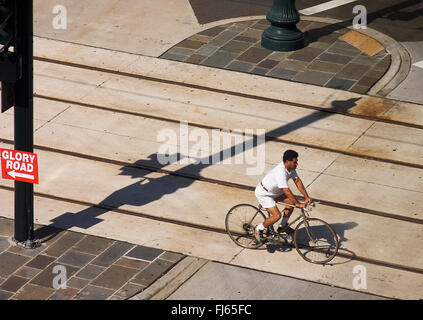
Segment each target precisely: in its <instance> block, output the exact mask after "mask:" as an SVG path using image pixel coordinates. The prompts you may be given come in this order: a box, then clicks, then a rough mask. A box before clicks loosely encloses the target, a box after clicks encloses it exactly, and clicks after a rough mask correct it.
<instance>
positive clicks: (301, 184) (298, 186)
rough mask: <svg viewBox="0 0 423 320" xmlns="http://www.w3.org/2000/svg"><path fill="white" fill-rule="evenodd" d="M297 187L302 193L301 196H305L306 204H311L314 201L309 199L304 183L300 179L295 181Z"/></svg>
mask: <svg viewBox="0 0 423 320" xmlns="http://www.w3.org/2000/svg"><path fill="white" fill-rule="evenodd" d="M294 182H295V185H296V186H297V188H298V190H299V191H300V192H301V194H302V195H303V196H304V198H305V200H306V202H308V203H311V202H312V201H313V200H312V199H311V198H310V197H309V195H308V193H307V190H306V189H305V187H304V184H303V182H302V181H301V179H300V178H297V179H295V180H294Z"/></svg>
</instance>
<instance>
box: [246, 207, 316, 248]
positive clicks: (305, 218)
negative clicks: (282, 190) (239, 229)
mask: <svg viewBox="0 0 423 320" xmlns="http://www.w3.org/2000/svg"><path fill="white" fill-rule="evenodd" d="M317 203H318V202H317ZM284 205H286V206H289V207H293V208H297V207H296V206H294V205H291V204H288V203H284ZM258 209H259V211H260V212H262V213H264V214H265V215H266V216H267V217H270V215H269V212H267V210H265V209H264V208H263V207H262V206H261V204H259V206H258ZM310 211H311V208H310V209H308V210H307V209H306V208H301V214H300V216H299V217H297V218H296V219H295V220H294V221H292V222H291V223H289V224H288V227H291V226H292V225H293V224H295V223H296V222H297V221H298V220H300V219H303V221H304V224H305V226H306V231H307V234H308V236H309V237H310V239H313V241H315V240H314V239H315V238H316V237H314V236H313V235H312V234H311V233H310V228H309V225H308V218H309V212H310ZM257 214H258V211H257V213H256V214H255V215H254V216H253V219H251V221H253V220H254V218H255V217H256V215H257ZM251 221H250V222H251ZM269 230H270V231H271V233H276V232H275V231H274V229H273V226H269Z"/></svg>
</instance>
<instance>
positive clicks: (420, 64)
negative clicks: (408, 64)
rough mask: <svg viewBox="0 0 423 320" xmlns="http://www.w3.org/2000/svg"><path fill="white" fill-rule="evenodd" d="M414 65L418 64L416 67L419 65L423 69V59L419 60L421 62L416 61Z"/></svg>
mask: <svg viewBox="0 0 423 320" xmlns="http://www.w3.org/2000/svg"><path fill="white" fill-rule="evenodd" d="M413 66H416V67H419V68H422V69H423V60H422V61H419V62H416V63H414V64H413Z"/></svg>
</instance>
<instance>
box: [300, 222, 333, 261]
mask: <svg viewBox="0 0 423 320" xmlns="http://www.w3.org/2000/svg"><path fill="white" fill-rule="evenodd" d="M294 245H295V249H297V251H298V253H299V254H300V256H301V257H302V258H303V259H304V260H306V261H308V262H311V263H317V264H325V263H328V262H329V261H331V260H332V259H333V258H334V257H335V256H336V254H337V253H338V247H339V243H338V236H337V235H336V233H335V231H334V230H333V229H332V227H331V226H330V225H329V224H327V223H326V222H325V221H323V220H320V219H317V218H309V219H307V220H303V221H302V222H301V223H299V224H298V225H297V227H296V228H295V232H294Z"/></svg>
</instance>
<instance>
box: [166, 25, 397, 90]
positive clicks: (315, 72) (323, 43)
mask: <svg viewBox="0 0 423 320" xmlns="http://www.w3.org/2000/svg"><path fill="white" fill-rule="evenodd" d="M268 26H269V22H268V21H267V20H265V19H264V20H250V21H243V22H236V23H230V24H226V25H222V26H217V27H214V28H211V29H208V30H205V31H202V32H200V33H198V34H195V35H193V36H191V37H189V38H188V39H185V40H183V41H181V42H180V43H178V44H177V45H175V46H174V47H172V48H171V49H169V50H168V51H167V52H165V53H164V54H163V55H161V56H160V57H161V58H163V59H170V60H175V61H182V62H187V63H192V64H199V65H204V66H209V67H215V68H222V69H227V70H233V71H238V72H246V73H251V74H257V75H262V76H268V77H273V78H279V79H284V80H291V81H296V82H302V83H307V84H312V85H317V86H322V87H329V88H334V89H340V90H347V91H352V92H356V93H366V92H367V91H369V90H370V89H371V87H372V86H373V85H374V84H375V83H376V82H377V81H378V80H379V79H380V78H382V76H383V75H384V74H385V73H386V71H387V70H388V69H389V66H390V63H391V57H390V55H389V54H388V52H387V51H386V50H385V49H384V48H383V46H380V44H378V45H377V46H375V45H374V43H376V41H374V40H373V43H372V45H373V46H372V48H371V49H372V54H373V55H369V54H367V53H366V52H365V51H366V50H365V48H363V44H362V42H361V43H360V45H359V46H358V47H356V46H353V45H351V44H349V43H348V42H347V41H344V40H342V39H356V38H357V36H355V35H356V34H358V32H356V31H354V32H351V30H350V29H348V28H343V27H337V26H333V25H329V24H325V23H320V22H312V21H301V22H300V23H299V24H298V25H297V26H298V28H299V29H300V30H302V31H304V32H308V34H309V39H310V43H309V44H308V46H307V47H305V48H303V49H300V50H297V51H294V52H277V51H270V50H267V49H265V48H263V47H262V46H261V43H260V42H261V35H262V33H263V30H264V29H266V28H267V27H268ZM349 34H351V36H349ZM363 37H364V36H363ZM340 38H342V39H340ZM359 38H360V37H359ZM367 39H369V38H367ZM351 41H352V40H351ZM359 48H361V49H359ZM375 48H380V49H376V51H375ZM378 50H379V51H378ZM367 52H368V51H367Z"/></svg>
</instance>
